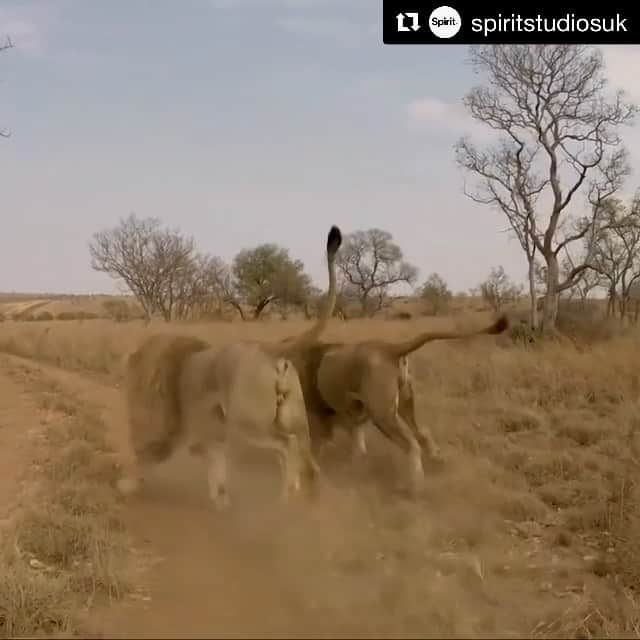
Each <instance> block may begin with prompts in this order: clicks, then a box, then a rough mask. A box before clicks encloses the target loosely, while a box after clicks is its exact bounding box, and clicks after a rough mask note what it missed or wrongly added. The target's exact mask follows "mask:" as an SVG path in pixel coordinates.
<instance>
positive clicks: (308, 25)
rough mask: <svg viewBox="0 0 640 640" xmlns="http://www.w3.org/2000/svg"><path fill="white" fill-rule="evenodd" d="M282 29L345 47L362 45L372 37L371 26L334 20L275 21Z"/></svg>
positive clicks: (288, 18) (296, 19) (297, 19)
mask: <svg viewBox="0 0 640 640" xmlns="http://www.w3.org/2000/svg"><path fill="white" fill-rule="evenodd" d="M275 23H276V26H278V27H279V28H280V29H282V30H284V31H287V32H288V33H292V34H294V35H297V36H303V37H309V38H321V39H326V40H333V41H334V42H337V43H339V44H341V45H344V46H352V45H360V44H361V43H362V40H363V38H365V37H367V36H368V35H370V31H369V25H358V24H354V23H352V22H349V21H347V20H340V19H337V18H336V19H334V18H299V17H297V18H296V17H285V18H279V19H277V20H276V21H275Z"/></svg>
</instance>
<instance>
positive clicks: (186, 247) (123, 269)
mask: <svg viewBox="0 0 640 640" xmlns="http://www.w3.org/2000/svg"><path fill="white" fill-rule="evenodd" d="M193 250H194V244H193V240H192V239H191V238H184V237H182V236H181V235H180V234H179V233H178V232H177V231H172V230H169V229H162V228H161V223H160V220H159V219H158V218H154V217H150V218H145V219H140V218H138V217H137V216H136V215H135V214H131V215H129V216H128V217H127V218H125V219H121V220H120V222H119V224H118V225H117V226H115V227H114V228H112V229H107V230H103V231H99V232H97V233H95V234H94V235H93V239H92V241H90V242H89V253H90V255H91V267H92V268H93V269H94V270H95V271H99V272H102V273H106V274H107V275H109V276H110V277H112V278H114V279H116V280H118V281H120V282H122V283H124V284H125V286H126V287H127V288H128V289H129V290H130V291H131V293H133V295H134V296H135V297H136V299H137V300H138V302H139V303H140V305H141V306H142V309H143V311H144V313H145V316H146V317H147V318H150V317H151V315H152V314H153V313H155V312H160V313H161V314H162V316H163V317H164V319H165V320H166V321H169V320H170V319H171V317H172V314H173V310H174V307H175V304H176V301H177V298H178V296H179V291H180V281H181V279H182V278H184V277H185V273H186V272H188V271H189V270H190V269H191V267H192V262H191V261H192V259H193V255H192V254H193Z"/></svg>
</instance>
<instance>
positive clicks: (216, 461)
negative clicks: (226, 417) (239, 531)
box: [207, 443, 231, 510]
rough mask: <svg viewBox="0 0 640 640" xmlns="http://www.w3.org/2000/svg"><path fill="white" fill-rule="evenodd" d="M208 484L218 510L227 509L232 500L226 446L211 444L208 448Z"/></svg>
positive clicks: (210, 496)
mask: <svg viewBox="0 0 640 640" xmlns="http://www.w3.org/2000/svg"><path fill="white" fill-rule="evenodd" d="M207 483H208V485H209V498H210V499H211V502H212V503H213V505H214V506H215V507H216V509H219V510H222V509H226V508H227V507H228V506H229V505H230V504H231V500H230V497H229V487H228V473H227V450H226V446H225V445H224V444H220V443H216V444H210V445H209V447H208V448H207Z"/></svg>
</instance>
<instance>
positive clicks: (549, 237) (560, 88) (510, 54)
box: [456, 45, 637, 331]
mask: <svg viewBox="0 0 640 640" xmlns="http://www.w3.org/2000/svg"><path fill="white" fill-rule="evenodd" d="M471 61H472V64H473V65H474V68H475V70H476V71H478V72H481V73H484V74H486V76H487V79H488V84H487V86H480V87H476V88H474V89H472V90H471V92H470V93H469V94H468V95H467V96H466V97H465V99H464V103H465V105H466V107H467V108H468V109H469V111H470V113H471V115H472V117H473V118H474V119H475V120H478V121H480V122H482V123H485V124H486V125H487V126H488V127H490V128H491V129H493V130H494V131H495V132H497V135H498V137H499V139H498V142H496V143H495V144H494V146H491V147H489V148H487V149H485V150H480V149H478V148H477V147H476V146H474V145H473V144H472V143H471V142H469V141H468V140H467V139H464V138H463V139H462V140H460V141H459V142H458V144H457V145H456V156H457V161H458V163H459V164H460V166H462V167H463V168H464V169H466V170H467V171H468V172H470V173H471V174H472V175H473V176H474V177H475V178H476V179H478V181H479V186H478V188H477V191H475V192H474V193H472V194H469V193H468V194H467V195H470V196H471V197H472V198H473V199H474V200H476V201H478V202H482V203H484V204H489V205H491V206H493V207H495V208H497V209H498V210H499V211H501V212H502V213H503V214H504V215H505V216H506V217H507V219H508V221H509V224H510V225H511V228H512V230H513V232H514V233H515V234H516V236H517V237H518V239H519V240H520V243H521V245H522V247H523V249H524V251H525V253H526V255H527V260H528V263H529V287H530V296H531V299H532V309H531V320H532V324H535V322H536V318H535V304H534V296H535V264H534V263H535V253H536V252H539V253H540V254H541V256H542V258H543V259H544V261H545V265H546V268H547V269H546V283H545V285H546V289H545V294H544V305H543V317H542V328H543V330H544V331H551V330H553V329H554V328H555V320H556V315H557V309H558V296H559V294H560V293H561V292H562V291H564V290H566V289H568V288H570V287H571V286H573V284H574V282H575V280H576V279H577V278H578V277H579V276H580V274H581V273H582V272H583V271H584V270H585V269H587V268H588V266H589V261H590V259H591V257H592V254H591V253H589V254H587V255H586V256H585V261H584V262H582V263H581V264H577V265H576V266H575V267H574V268H573V269H572V270H571V272H570V273H569V274H567V277H566V278H565V279H564V280H562V281H561V279H560V263H559V257H558V256H559V254H560V252H561V251H563V249H564V248H565V247H567V246H568V245H569V244H570V243H572V242H575V241H579V240H581V239H582V238H584V237H585V236H588V235H589V234H590V232H593V230H594V228H595V227H596V226H597V225H598V224H599V221H600V219H601V214H602V209H603V203H604V202H605V201H606V200H607V199H608V198H609V197H611V196H612V195H613V194H615V193H616V191H617V190H618V189H619V188H620V186H621V185H622V183H623V180H624V178H625V177H626V176H627V174H628V173H629V167H628V164H627V155H626V152H625V150H624V148H623V146H622V143H621V139H620V136H619V134H618V129H619V127H620V126H622V125H625V124H629V123H631V121H632V120H633V118H634V116H635V114H636V113H637V107H636V106H635V105H632V104H629V103H627V102H626V101H625V100H624V99H623V96H622V94H621V93H617V94H615V95H607V94H606V92H605V88H606V87H605V85H606V80H605V78H604V73H603V69H604V67H603V62H602V56H601V54H600V53H599V52H598V51H592V50H589V49H587V48H586V47H584V46H582V45H525V46H523V45H500V46H497V45H482V46H473V47H471ZM579 195H582V196H583V201H584V204H585V206H586V207H587V208H588V210H589V215H588V216H584V217H582V219H581V222H582V224H581V226H579V227H577V226H576V225H575V222H576V221H575V219H573V218H572V217H571V214H570V208H569V207H570V205H571V204H572V203H574V201H575V200H576V199H577V198H578V197H579ZM592 235H595V234H592Z"/></svg>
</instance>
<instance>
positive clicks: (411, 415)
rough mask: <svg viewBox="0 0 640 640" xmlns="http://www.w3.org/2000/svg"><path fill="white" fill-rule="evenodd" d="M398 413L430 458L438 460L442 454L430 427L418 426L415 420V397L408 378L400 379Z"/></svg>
mask: <svg viewBox="0 0 640 640" xmlns="http://www.w3.org/2000/svg"><path fill="white" fill-rule="evenodd" d="M398 413H399V414H400V417H401V418H402V419H403V420H404V421H405V422H406V423H407V424H408V425H409V427H410V428H411V430H412V431H413V433H414V435H415V437H416V439H417V440H418V442H419V443H420V445H421V446H422V448H423V449H424V451H425V453H426V454H427V456H428V457H429V458H431V459H432V460H440V459H441V456H442V453H441V451H440V446H439V445H438V443H437V442H436V440H435V438H434V437H433V434H432V433H431V429H429V427H426V426H418V423H417V421H416V410H415V397H414V393H413V385H412V384H411V380H410V379H406V380H402V379H401V381H400V388H399V401H398Z"/></svg>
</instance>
